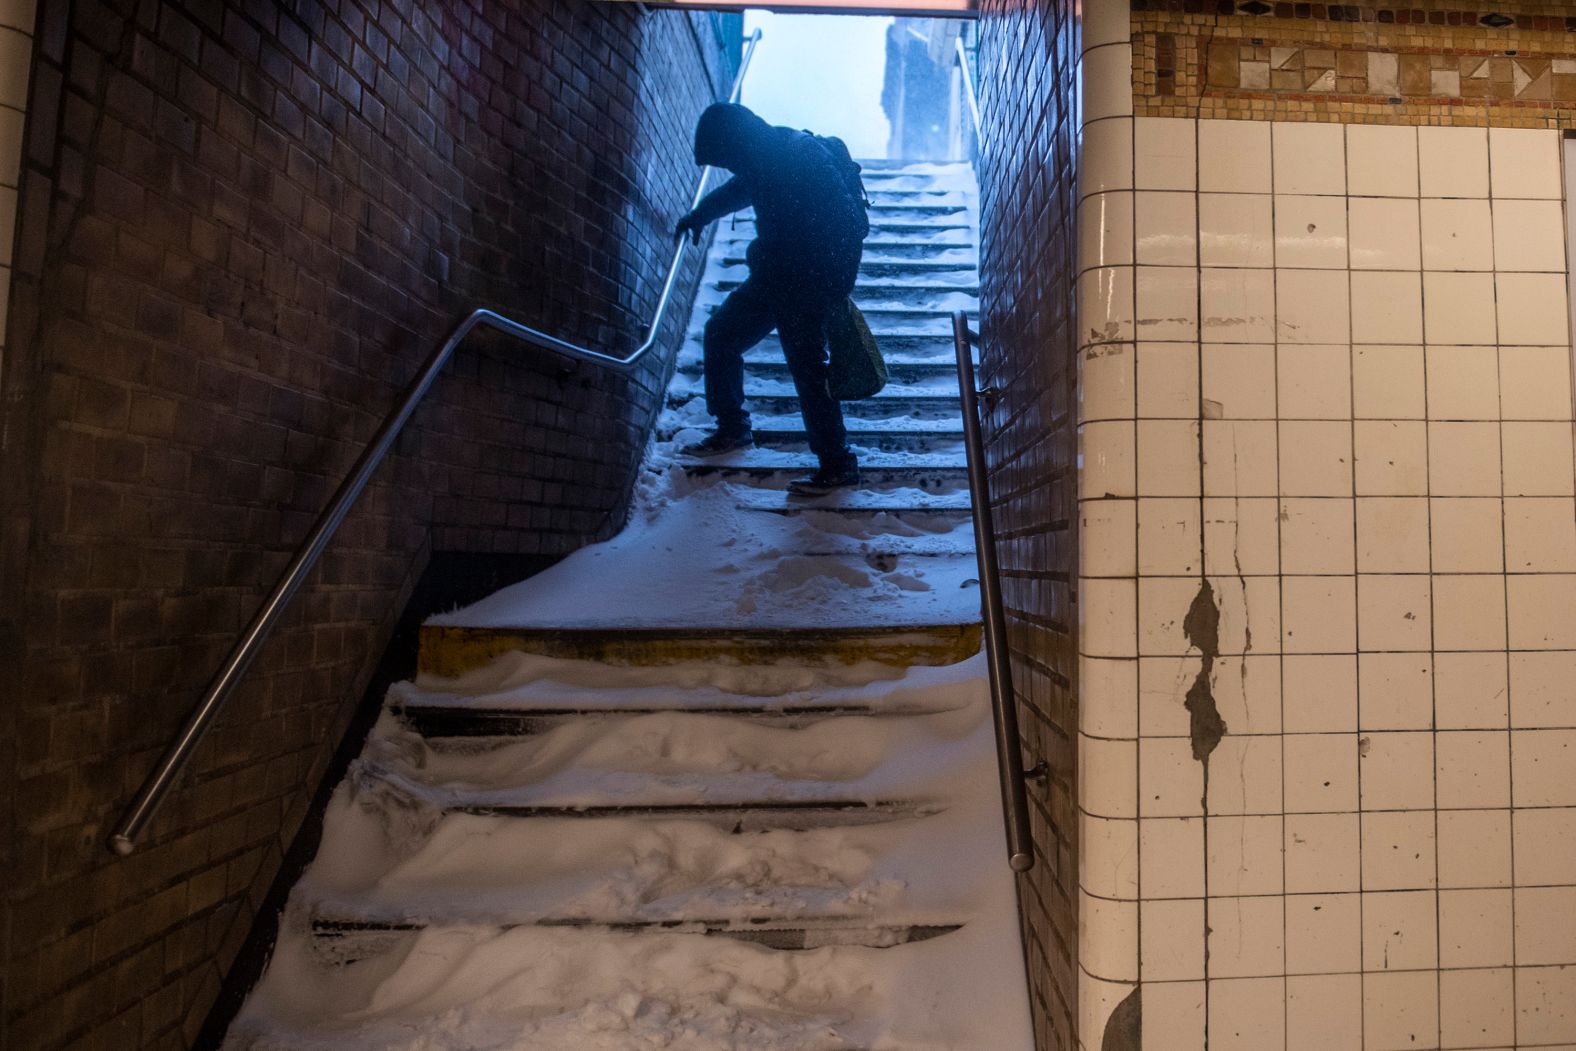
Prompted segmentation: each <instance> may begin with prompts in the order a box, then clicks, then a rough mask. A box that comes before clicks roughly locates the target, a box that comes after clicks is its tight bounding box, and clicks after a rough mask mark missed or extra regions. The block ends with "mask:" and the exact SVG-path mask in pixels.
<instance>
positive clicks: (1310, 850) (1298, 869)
mask: <svg viewBox="0 0 1576 1051" xmlns="http://www.w3.org/2000/svg"><path fill="white" fill-rule="evenodd" d="M1353 810H1354V811H1355V807H1354V808H1353ZM1358 825H1359V822H1358V818H1357V814H1356V813H1355V812H1346V813H1331V814H1288V815H1286V841H1285V842H1286V893H1288V894H1307V893H1323V894H1329V893H1338V892H1344V891H1356V890H1358V889H1359V885H1360V882H1361V869H1360V866H1361V863H1362V853H1361V851H1360V848H1359V831H1360V830H1359V827H1358Z"/></svg>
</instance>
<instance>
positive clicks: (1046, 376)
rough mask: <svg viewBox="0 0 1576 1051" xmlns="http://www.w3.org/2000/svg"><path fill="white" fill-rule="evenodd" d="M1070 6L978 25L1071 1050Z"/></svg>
mask: <svg viewBox="0 0 1576 1051" xmlns="http://www.w3.org/2000/svg"><path fill="white" fill-rule="evenodd" d="M1073 11H1074V5H1073V4H1071V3H1065V2H1057V0H1041V2H1035V3H1022V2H1010V0H990V2H987V3H985V4H984V5H982V11H981V19H980V51H979V67H980V105H981V117H982V122H983V124H984V134H983V135H982V137H981V138H982V142H981V150H980V184H981V185H980V208H981V214H980V236H981V246H980V259H981V272H980V280H981V297H980V298H981V318H980V328H981V333H982V335H983V342H982V345H981V350H980V357H981V383H982V384H988V385H991V386H995V387H997V388H999V389H1000V390H1001V391H1002V392H1003V398H1002V400H1001V402H1000V404H999V405H998V406H997V407H996V409H995V411H994V413H993V414H992V417H991V419H990V420H989V421H988V426H987V433H988V434H989V436H990V437H989V439H988V440H989V448H988V449H987V454H988V457H989V460H990V464H991V493H992V496H993V498H994V501H995V511H996V523H997V529H998V533H999V537H1000V552H999V554H1000V558H1001V566H1002V576H1003V579H1002V586H1003V593H1004V597H1005V600H1006V605H1007V611H1008V617H1009V620H1010V628H1009V631H1010V641H1011V645H1012V651H1013V685H1014V687H1015V689H1016V691H1017V694H1018V701H1019V718H1020V721H1021V724H1022V726H1023V732H1024V739H1025V751H1026V752H1027V753H1028V756H1027V758H1028V759H1029V761H1031V762H1032V761H1033V760H1035V759H1038V758H1044V759H1046V760H1047V761H1048V762H1049V763H1050V768H1051V777H1050V780H1049V783H1048V784H1047V785H1044V786H1040V787H1037V788H1036V787H1033V786H1031V790H1030V793H1029V798H1030V802H1031V804H1032V806H1033V808H1034V812H1033V829H1034V837H1035V846H1036V853H1037V863H1036V867H1035V868H1034V869H1033V871H1032V872H1031V873H1030V874H1029V875H1028V876H1027V877H1026V878H1025V879H1024V880H1023V882H1022V883H1021V885H1020V893H1021V899H1022V903H1023V912H1024V920H1025V945H1026V950H1027V953H1028V964H1029V973H1030V977H1031V982H1032V994H1033V1005H1034V1019H1035V1029H1036V1037H1037V1041H1038V1045H1039V1046H1040V1047H1041V1048H1071V1047H1073V1046H1075V1044H1074V1016H1075V1012H1076V1006H1075V1005H1076V1003H1077V993H1076V989H1077V982H1076V950H1077V939H1078V916H1077V901H1078V897H1077V879H1078V863H1077V859H1078V854H1077V817H1076V795H1075V785H1076V781H1077V770H1076V766H1075V762H1076V747H1075V743H1076V737H1077V730H1078V723H1077V718H1078V709H1077V705H1076V702H1075V693H1074V684H1075V682H1076V679H1077V665H1078V654H1077V645H1076V634H1075V628H1076V624H1077V611H1076V608H1075V605H1074V579H1075V573H1076V563H1075V557H1076V549H1075V537H1076V533H1077V526H1076V494H1075V491H1074V483H1075V480H1076V476H1075V473H1074V460H1075V454H1076V435H1075V431H1074V427H1075V418H1074V412H1075V408H1076V404H1075V389H1076V387H1075V385H1076V380H1077V359H1076V356H1075V353H1074V351H1075V347H1074V338H1073V337H1074V333H1073V328H1072V326H1073V317H1072V285H1073V273H1072V267H1073V265H1074V249H1075V243H1076V242H1075V239H1074V236H1073V217H1074V214H1075V211H1076V198H1075V196H1074V182H1073V175H1074V172H1073V144H1074V140H1075V135H1076V130H1077V129H1076V124H1075V122H1076V119H1077V116H1076V112H1075V111H1074V108H1073V99H1074V77H1075V70H1076V62H1077V56H1078V50H1077V49H1078V31H1077V26H1076V23H1075V20H1074V15H1073Z"/></svg>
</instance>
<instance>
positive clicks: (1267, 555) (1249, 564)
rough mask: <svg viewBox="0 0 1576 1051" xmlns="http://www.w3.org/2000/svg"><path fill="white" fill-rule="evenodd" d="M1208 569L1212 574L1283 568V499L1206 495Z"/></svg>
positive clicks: (1251, 573) (1256, 572) (1256, 573)
mask: <svg viewBox="0 0 1576 1051" xmlns="http://www.w3.org/2000/svg"><path fill="white" fill-rule="evenodd" d="M1203 503H1204V571H1205V572H1206V573H1208V574H1209V575H1210V576H1211V577H1231V576H1261V575H1265V574H1271V575H1272V574H1275V573H1278V572H1280V535H1279V526H1280V522H1279V518H1278V516H1279V513H1280V503H1279V501H1277V500H1275V499H1272V498H1270V497H1216V496H1206V497H1205V498H1204V501H1203Z"/></svg>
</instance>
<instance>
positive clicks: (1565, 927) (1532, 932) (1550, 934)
mask: <svg viewBox="0 0 1576 1051" xmlns="http://www.w3.org/2000/svg"><path fill="white" fill-rule="evenodd" d="M1515 899H1516V924H1515V927H1516V965H1517V966H1519V967H1528V966H1531V967H1537V966H1548V965H1554V964H1559V965H1568V964H1573V963H1576V887H1517V888H1516V890H1515Z"/></svg>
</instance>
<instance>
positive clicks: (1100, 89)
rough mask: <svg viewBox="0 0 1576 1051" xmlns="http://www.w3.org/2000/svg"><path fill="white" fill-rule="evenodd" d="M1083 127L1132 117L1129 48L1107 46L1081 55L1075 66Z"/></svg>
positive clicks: (1119, 45) (1130, 56) (1131, 76)
mask: <svg viewBox="0 0 1576 1051" xmlns="http://www.w3.org/2000/svg"><path fill="white" fill-rule="evenodd" d="M1078 68H1079V79H1080V82H1081V85H1082V88H1083V94H1082V99H1083V120H1084V124H1085V125H1088V124H1092V123H1094V122H1095V121H1097V120H1102V119H1104V118H1106V117H1131V116H1132V115H1133V46H1132V45H1131V44H1107V45H1105V46H1104V47H1097V48H1095V49H1094V50H1093V51H1087V52H1085V53H1084V56H1083V60H1082V61H1081V62H1079V64H1078Z"/></svg>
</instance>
